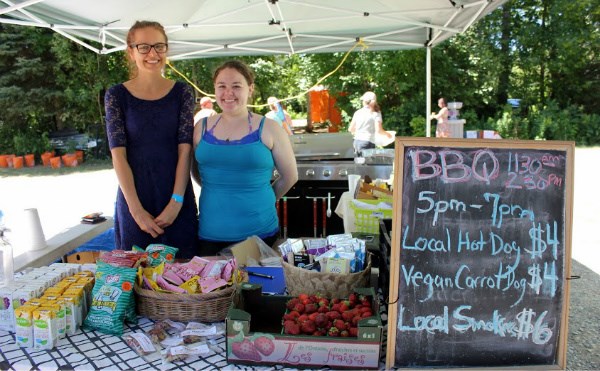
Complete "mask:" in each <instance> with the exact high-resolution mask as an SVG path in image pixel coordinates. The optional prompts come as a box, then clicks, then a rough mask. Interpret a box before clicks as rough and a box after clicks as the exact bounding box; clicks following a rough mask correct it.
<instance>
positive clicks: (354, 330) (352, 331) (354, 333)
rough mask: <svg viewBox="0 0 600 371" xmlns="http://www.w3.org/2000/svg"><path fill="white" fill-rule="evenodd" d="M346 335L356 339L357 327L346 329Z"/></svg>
mask: <svg viewBox="0 0 600 371" xmlns="http://www.w3.org/2000/svg"><path fill="white" fill-rule="evenodd" d="M348 334H349V335H350V336H352V337H358V327H350V328H349V329H348Z"/></svg>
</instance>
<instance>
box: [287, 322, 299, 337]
mask: <svg viewBox="0 0 600 371" xmlns="http://www.w3.org/2000/svg"><path fill="white" fill-rule="evenodd" d="M283 332H284V333H285V334H288V335H298V334H300V325H298V324H297V323H287V324H284V326H283Z"/></svg>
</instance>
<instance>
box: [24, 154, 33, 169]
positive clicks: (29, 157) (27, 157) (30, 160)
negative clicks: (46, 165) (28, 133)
mask: <svg viewBox="0 0 600 371" xmlns="http://www.w3.org/2000/svg"><path fill="white" fill-rule="evenodd" d="M25 166H27V167H34V166H35V155H34V154H33V153H31V154H29V155H25Z"/></svg>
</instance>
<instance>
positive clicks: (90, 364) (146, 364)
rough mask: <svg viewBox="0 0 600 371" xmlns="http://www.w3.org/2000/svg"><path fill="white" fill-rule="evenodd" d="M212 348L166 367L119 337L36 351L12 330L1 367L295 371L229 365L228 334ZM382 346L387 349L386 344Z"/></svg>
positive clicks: (69, 341) (140, 327)
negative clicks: (20, 343)
mask: <svg viewBox="0 0 600 371" xmlns="http://www.w3.org/2000/svg"><path fill="white" fill-rule="evenodd" d="M381 307H385V305H381ZM383 310H384V311H385V309H383ZM384 318H385V317H382V320H383V319H384ZM153 325H154V321H152V320H150V319H148V318H145V317H139V321H138V324H137V325H133V324H125V331H124V333H123V335H127V334H130V333H133V332H145V331H148V330H150V329H151V328H152V327H153ZM385 337H386V330H385V329H384V338H385ZM209 348H210V350H211V352H210V353H209V354H207V355H205V356H203V357H190V358H189V359H187V360H184V361H179V362H177V363H175V366H176V367H164V366H163V362H162V359H161V356H160V352H155V353H152V354H150V355H148V356H145V357H140V356H138V355H137V353H136V352H135V351H134V350H133V349H131V348H130V347H129V346H128V345H127V343H126V342H125V340H123V338H122V337H120V336H113V335H106V334H103V333H100V332H97V331H89V330H81V329H79V330H77V332H76V333H75V334H74V335H70V336H67V337H66V338H64V339H61V340H59V341H58V343H57V345H56V347H54V349H52V350H35V349H29V348H20V347H18V346H17V345H16V344H15V341H14V334H13V333H10V332H6V331H0V349H2V352H0V370H16V371H21V370H82V371H88V370H90V371H91V370H136V371H140V370H142V371H143V370H194V371H197V370H295V369H292V368H286V367H283V366H265V367H257V366H245V365H235V364H229V363H227V359H226V353H225V352H226V343H225V335H223V336H222V337H219V338H218V339H215V340H214V343H212V344H211V343H209ZM381 349H384V350H385V343H384V345H383V346H382V347H381ZM382 353H383V354H382V359H381V360H380V369H383V368H385V352H382ZM325 369H327V368H325Z"/></svg>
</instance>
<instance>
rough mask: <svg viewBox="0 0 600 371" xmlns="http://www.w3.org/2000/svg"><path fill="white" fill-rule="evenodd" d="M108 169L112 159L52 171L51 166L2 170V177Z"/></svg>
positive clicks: (0, 174) (87, 162) (94, 160)
mask: <svg viewBox="0 0 600 371" xmlns="http://www.w3.org/2000/svg"><path fill="white" fill-rule="evenodd" d="M106 169H112V161H111V160H110V159H106V160H98V159H90V160H87V161H85V162H84V163H83V164H81V165H78V166H75V167H60V168H58V169H52V168H51V167H49V166H47V167H44V166H42V165H38V164H36V165H35V166H34V167H22V168H21V169H12V168H0V177H12V176H28V177H36V176H45V175H63V174H73V173H83V172H88V171H96V170H106Z"/></svg>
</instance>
